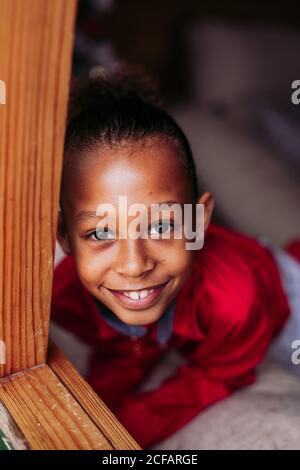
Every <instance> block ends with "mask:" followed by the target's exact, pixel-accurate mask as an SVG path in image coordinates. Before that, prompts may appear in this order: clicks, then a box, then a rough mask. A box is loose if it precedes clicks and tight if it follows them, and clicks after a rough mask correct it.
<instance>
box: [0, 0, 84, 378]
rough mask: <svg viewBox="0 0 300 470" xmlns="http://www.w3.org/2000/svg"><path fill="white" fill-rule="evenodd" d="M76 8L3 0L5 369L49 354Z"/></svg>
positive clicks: (2, 372) (0, 177)
mask: <svg viewBox="0 0 300 470" xmlns="http://www.w3.org/2000/svg"><path fill="white" fill-rule="evenodd" d="M75 11H76V0H50V1H49V0H44V1H41V0H0V80H1V82H2V87H1V88H2V90H3V89H4V88H5V90H6V100H5V104H0V341H2V342H4V343H5V346H6V364H0V377H4V376H8V375H11V374H13V373H16V372H19V371H21V370H24V369H28V368H30V367H33V366H35V365H38V364H42V363H44V362H45V360H46V352H47V343H48V325H49V312H50V300H51V288H52V274H53V259H54V249H55V236H56V225H57V207H58V195H59V184H60V173H61V164H62V149H63V139H64V130H65V120H66V109H67V98H68V90H69V80H70V67H71V58H72V45H73V26H74V18H75ZM3 83H4V84H5V86H4V85H3Z"/></svg>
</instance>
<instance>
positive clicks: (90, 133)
mask: <svg viewBox="0 0 300 470" xmlns="http://www.w3.org/2000/svg"><path fill="white" fill-rule="evenodd" d="M157 136H158V137H160V136H161V137H166V138H169V139H171V141H173V142H174V143H175V145H176V146H177V147H178V149H179V152H178V153H179V156H180V159H181V161H182V163H183V166H184V167H185V169H186V172H187V173H188V176H189V178H190V181H191V188H192V192H193V196H194V199H195V200H196V199H197V196H198V186H197V176H196V170H195V164H194V160H193V156H192V152H191V148H190V145H189V143H188V140H187V138H186V136H185V134H184V133H183V131H182V130H181V129H180V127H179V126H178V124H177V123H176V122H175V120H174V119H173V118H172V117H171V116H170V115H169V114H168V113H167V111H166V110H165V109H164V106H163V103H162V101H161V100H160V98H159V96H158V94H157V92H156V89H155V86H154V84H153V81H152V80H151V79H150V78H149V77H148V76H147V75H145V74H142V73H141V72H140V71H139V70H137V69H133V68H132V67H129V66H128V65H126V66H124V65H122V66H120V67H119V68H117V69H114V70H112V71H105V70H102V71H101V73H99V74H98V75H96V76H94V77H93V78H87V79H84V80H77V81H76V82H75V83H73V85H72V87H71V94H70V100H69V110H68V120H67V130H66V137H65V147H64V168H65V167H66V166H67V165H68V164H69V163H70V161H72V154H73V152H74V151H76V152H77V151H79V152H84V151H93V150H96V149H99V147H101V146H102V145H111V146H114V145H117V144H118V143H120V142H121V141H124V140H128V141H130V142H140V141H142V140H143V139H145V138H147V137H157ZM63 173H64V170H63ZM63 179H64V178H63ZM62 186H63V182H62Z"/></svg>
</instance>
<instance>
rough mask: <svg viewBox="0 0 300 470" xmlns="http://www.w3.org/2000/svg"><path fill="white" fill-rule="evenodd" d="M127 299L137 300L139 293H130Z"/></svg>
mask: <svg viewBox="0 0 300 470" xmlns="http://www.w3.org/2000/svg"><path fill="white" fill-rule="evenodd" d="M129 297H130V298H131V299H132V300H139V293H138V292H137V291H131V292H129Z"/></svg>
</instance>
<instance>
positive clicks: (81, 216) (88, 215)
mask: <svg viewBox="0 0 300 470" xmlns="http://www.w3.org/2000/svg"><path fill="white" fill-rule="evenodd" d="M156 204H158V205H162V204H166V205H168V206H172V205H173V204H179V205H180V206H182V203H180V202H178V201H162V202H152V203H151V204H150V205H148V206H147V208H148V209H150V208H151V206H152V205H156ZM99 217H100V216H99V215H97V214H96V212H95V211H79V212H78V214H77V215H76V217H75V222H82V221H84V220H88V219H98V218H99Z"/></svg>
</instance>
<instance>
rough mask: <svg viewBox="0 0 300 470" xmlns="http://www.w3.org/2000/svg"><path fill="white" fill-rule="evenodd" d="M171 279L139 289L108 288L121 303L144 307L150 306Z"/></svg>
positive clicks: (133, 307) (127, 305)
mask: <svg viewBox="0 0 300 470" xmlns="http://www.w3.org/2000/svg"><path fill="white" fill-rule="evenodd" d="M169 282H170V280H169V281H167V282H164V283H163V284H159V285H156V286H152V287H149V288H147V289H139V290H124V291H121V290H114V289H107V288H106V289H107V290H109V292H110V293H111V294H112V295H113V296H114V297H115V298H117V299H118V300H119V302H121V304H122V305H123V306H125V307H127V308H131V309H134V310H135V309H137V310H138V309H142V308H147V307H150V306H151V305H152V304H153V303H154V301H155V300H156V299H157V298H158V296H159V295H160V294H161V293H162V292H163V290H164V289H165V287H166V286H167V285H168V284H169Z"/></svg>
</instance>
